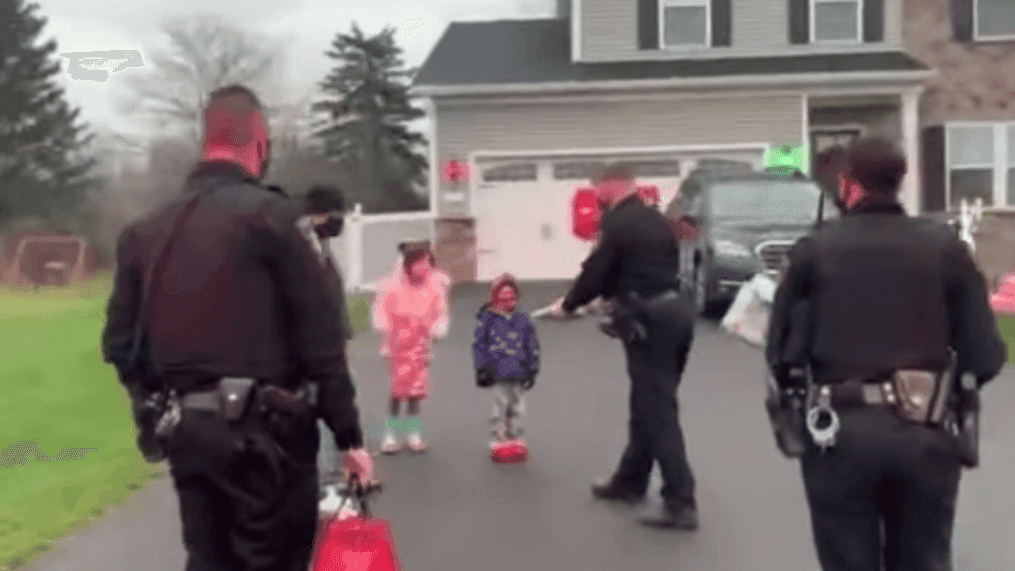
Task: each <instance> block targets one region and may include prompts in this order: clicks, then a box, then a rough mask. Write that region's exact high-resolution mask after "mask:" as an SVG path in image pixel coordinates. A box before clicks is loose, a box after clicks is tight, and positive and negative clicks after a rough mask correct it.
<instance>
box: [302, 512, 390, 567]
mask: <svg viewBox="0 0 1015 571" xmlns="http://www.w3.org/2000/svg"><path fill="white" fill-rule="evenodd" d="M357 495H359V494H357ZM358 499H359V503H360V506H361V510H360V514H361V515H360V516H357V517H352V518H349V519H344V520H340V519H338V518H337V517H335V518H328V519H326V520H323V521H322V524H323V525H322V526H321V528H320V529H318V532H317V540H316V546H315V549H314V557H313V563H312V565H311V567H310V568H311V570H312V571H401V570H402V566H401V564H400V563H399V561H398V555H397V554H396V553H395V541H394V539H393V537H392V535H391V525H390V524H389V523H388V522H387V521H385V520H384V519H382V518H377V517H370V510H369V508H368V507H367V505H366V502H365V501H363V498H362V495H359V498H358Z"/></svg>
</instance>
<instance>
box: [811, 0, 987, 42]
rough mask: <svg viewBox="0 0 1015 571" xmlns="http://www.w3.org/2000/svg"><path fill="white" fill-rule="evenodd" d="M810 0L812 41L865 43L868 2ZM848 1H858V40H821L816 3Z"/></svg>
mask: <svg viewBox="0 0 1015 571" xmlns="http://www.w3.org/2000/svg"><path fill="white" fill-rule="evenodd" d="M809 1H810V9H809V10H808V11H807V16H808V19H809V20H810V37H811V43H820V44H832V45H835V44H847V45H853V44H860V45H862V44H863V43H864V42H863V10H864V4H866V2H865V1H864V0H809ZM846 1H851V2H856V40H855V41H854V40H819V39H818V38H817V35H816V33H815V32H816V30H817V14H816V12H817V10H816V9H815V4H822V3H825V2H846ZM977 1H978V0H977Z"/></svg>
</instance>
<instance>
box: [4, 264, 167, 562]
mask: <svg viewBox="0 0 1015 571" xmlns="http://www.w3.org/2000/svg"><path fill="white" fill-rule="evenodd" d="M108 283H109V282H108V279H99V280H95V281H93V282H91V283H89V284H87V285H86V286H82V287H75V288H66V289H53V290H48V289H40V290H39V291H38V292H34V291H32V290H24V291H10V290H6V291H3V292H0V347H3V348H4V353H5V355H6V357H7V358H6V359H5V362H4V366H3V368H2V370H0V390H2V394H3V399H0V435H2V440H0V455H2V457H0V569H4V568H9V569H15V568H18V567H20V566H22V565H24V564H25V563H26V562H28V561H29V560H30V559H31V558H32V557H33V556H35V555H37V554H39V553H41V552H44V551H46V550H47V549H48V548H49V545H50V542H51V541H53V540H56V539H59V538H60V537H63V536H65V535H67V534H68V533H69V532H70V531H72V530H73V529H75V528H78V527H80V526H83V525H86V524H87V523H88V522H89V521H90V519H91V518H94V517H96V516H98V515H101V514H102V513H103V510H104V509H105V508H106V507H108V506H110V505H115V504H117V503H120V502H122V501H123V500H124V499H125V498H126V497H127V496H128V495H130V494H131V493H132V492H133V491H134V490H138V489H140V488H141V487H142V486H143V485H144V484H145V482H146V481H148V480H149V479H151V478H153V477H157V476H158V475H159V471H158V470H157V469H156V468H157V467H155V466H152V465H149V464H146V463H145V462H144V461H143V460H142V459H141V457H140V455H139V454H138V452H137V450H136V448H135V446H134V429H133V423H132V421H131V418H130V406H129V403H128V401H127V398H126V395H125V394H124V392H123V390H122V389H121V387H120V384H119V383H118V382H117V380H116V376H115V374H114V371H113V369H112V368H110V367H109V366H107V365H106V364H105V363H103V362H102V358H101V356H100V353H99V334H100V331H101V328H102V325H103V312H104V309H105V304H106V299H107V295H108V294H107V291H108ZM18 443H21V444H18ZM25 443H27V444H25ZM77 448H91V449H95V450H94V451H89V452H87V453H84V454H82V455H81V456H82V457H79V458H76V459H67V460H49V461H46V459H47V458H50V457H54V456H57V454H58V453H60V451H61V450H63V449H77Z"/></svg>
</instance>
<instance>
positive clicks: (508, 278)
mask: <svg viewBox="0 0 1015 571" xmlns="http://www.w3.org/2000/svg"><path fill="white" fill-rule="evenodd" d="M504 286H511V287H512V288H514V290H515V293H516V294H517V296H518V297H519V298H521V290H520V289H518V280H516V279H515V277H514V276H512V275H511V274H501V275H500V276H498V277H497V279H495V280H493V283H491V284H490V300H489V304H490V305H493V304H494V303H496V301H497V299H496V297H497V292H499V291H500V290H501V288H503V287H504Z"/></svg>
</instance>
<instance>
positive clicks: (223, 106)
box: [204, 85, 262, 148]
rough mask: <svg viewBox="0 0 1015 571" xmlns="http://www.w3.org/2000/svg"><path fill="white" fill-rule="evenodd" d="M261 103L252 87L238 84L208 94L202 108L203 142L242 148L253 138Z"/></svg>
mask: <svg viewBox="0 0 1015 571" xmlns="http://www.w3.org/2000/svg"><path fill="white" fill-rule="evenodd" d="M261 111H262V107H261V102H260V101H259V100H258V99H257V96H256V95H254V93H253V92H252V91H250V90H249V89H247V88H246V87H243V86H240V85H231V86H229V87H223V88H222V89H219V90H217V91H215V92H213V93H212V94H211V97H210V98H209V102H208V107H207V108H205V110H204V133H205V135H204V139H205V143H206V144H212V145H219V146H225V147H230V148H242V147H245V146H247V145H249V144H250V143H251V141H253V140H254V138H255V137H256V135H257V133H256V130H257V123H258V122H260V121H261V117H260V114H261Z"/></svg>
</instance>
